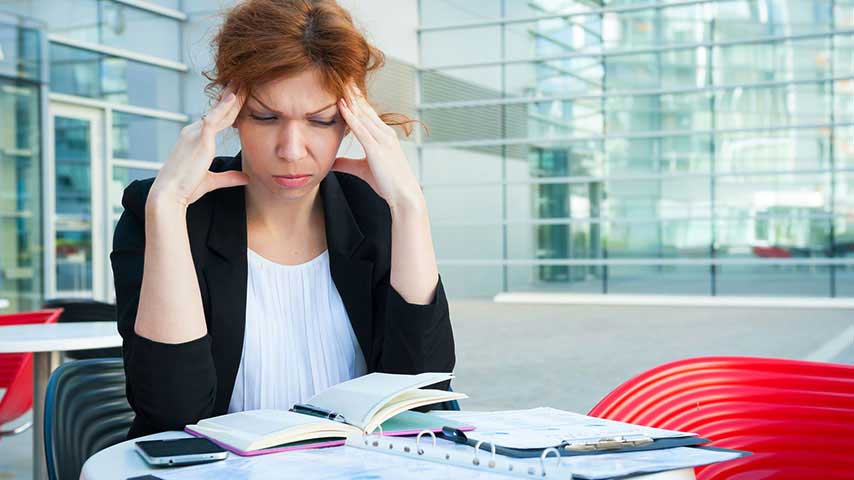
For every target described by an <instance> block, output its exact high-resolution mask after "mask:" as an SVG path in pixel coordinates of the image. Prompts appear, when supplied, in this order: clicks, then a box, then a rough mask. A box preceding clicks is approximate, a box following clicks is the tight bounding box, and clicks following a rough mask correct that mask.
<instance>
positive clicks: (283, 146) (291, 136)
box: [276, 122, 308, 162]
mask: <svg viewBox="0 0 854 480" xmlns="http://www.w3.org/2000/svg"><path fill="white" fill-rule="evenodd" d="M278 135H279V136H278V139H277V142H276V155H277V156H278V158H280V159H282V160H285V161H287V162H295V161H298V160H301V159H302V158H304V157H305V156H306V154H307V153H308V152H307V150H306V148H305V136H304V134H303V132H302V130H301V128H300V125H299V124H298V123H297V122H284V125H283V126H282V128H281V129H280V130H279V132H278Z"/></svg>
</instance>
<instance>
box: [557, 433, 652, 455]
mask: <svg viewBox="0 0 854 480" xmlns="http://www.w3.org/2000/svg"><path fill="white" fill-rule="evenodd" d="M652 442H653V439H652V438H650V437H647V436H646V435H621V436H614V437H602V438H595V439H582V440H574V441H572V442H567V443H566V444H565V445H563V448H565V449H566V450H572V451H574V452H587V451H594V450H617V449H620V448H626V447H639V446H641V445H648V444H650V443H652Z"/></svg>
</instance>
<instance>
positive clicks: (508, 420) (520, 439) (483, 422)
mask: <svg viewBox="0 0 854 480" xmlns="http://www.w3.org/2000/svg"><path fill="white" fill-rule="evenodd" d="M430 413H431V414H432V415H436V416H438V417H442V418H448V419H453V420H456V421H458V422H463V423H466V424H469V425H475V426H476V427H477V429H476V430H475V431H473V432H469V433H467V434H466V436H467V437H468V438H470V439H473V440H475V441H479V440H484V441H487V442H495V444H496V445H501V446H502V447H508V448H538V449H543V448H548V447H554V446H557V445H560V444H561V443H562V442H564V441H579V440H587V439H595V438H601V437H606V436H615V435H646V436H649V437H651V438H653V439H657V438H676V437H690V436H695V434H693V433H686V432H677V431H673V430H664V429H660V428H651V427H644V426H641V425H632V424H628V423H623V422H615V421H611V420H604V419H601V418H595V417H588V416H587V415H581V414H579V413H573V412H566V411H563V410H558V409H555V408H549V407H540V408H532V409H528V410H508V411H500V412H476V411H459V412H451V411H444V410H436V411H432V412H430Z"/></svg>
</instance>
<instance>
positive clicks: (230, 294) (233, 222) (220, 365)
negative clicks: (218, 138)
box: [205, 154, 248, 414]
mask: <svg viewBox="0 0 854 480" xmlns="http://www.w3.org/2000/svg"><path fill="white" fill-rule="evenodd" d="M227 170H240V154H238V155H237V156H236V157H235V159H234V160H233V163H232V162H230V164H229V165H228V168H227ZM213 194H214V202H213V212H212V214H211V225H210V228H209V229H208V237H207V246H208V248H209V249H210V250H211V251H212V252H213V253H214V255H210V258H209V261H208V263H207V265H206V267H205V280H206V283H207V287H208V292H209V293H210V300H209V303H210V312H209V318H210V324H209V325H208V330H209V332H208V333H209V334H210V336H211V348H212V350H213V358H214V365H215V366H216V372H217V395H216V401H215V404H214V412H215V413H218V414H219V413H225V412H226V411H227V410H228V404H229V402H230V401H231V392H232V390H233V389H234V380H235V378H236V377H237V370H238V368H239V367H240V357H241V355H242V353H243V334H244V330H245V326H246V280H247V275H248V272H247V269H248V266H247V260H246V242H247V239H246V200H245V189H244V187H232V188H224V189H220V190H216V191H214V192H213Z"/></svg>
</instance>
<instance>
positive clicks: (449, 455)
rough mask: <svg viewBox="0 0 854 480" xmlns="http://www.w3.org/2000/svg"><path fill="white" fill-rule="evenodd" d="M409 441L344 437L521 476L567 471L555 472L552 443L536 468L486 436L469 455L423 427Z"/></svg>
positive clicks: (361, 444)
mask: <svg viewBox="0 0 854 480" xmlns="http://www.w3.org/2000/svg"><path fill="white" fill-rule="evenodd" d="M424 435H430V436H431V437H432V440H433V442H432V448H428V447H427V446H426V445H421V437H423V436H424ZM395 442H399V443H401V444H402V448H401V447H399V446H397V445H396V444H395ZM411 442H412V440H411V439H406V438H402V437H381V436H380V437H376V436H375V437H374V438H372V439H369V438H368V436H367V435H362V437H361V439H360V438H359V437H351V438H349V439H348V440H347V445H351V446H354V447H357V448H364V449H377V450H380V451H385V452H387V453H393V454H395V455H402V456H411V457H410V458H416V457H417V458H419V459H423V460H429V461H432V462H437V463H446V464H451V465H456V466H461V467H467V468H471V469H475V470H481V471H491V472H495V473H504V474H507V475H515V476H520V477H524V478H547V477H548V476H549V475H548V473H549V471H552V473H555V474H558V473H560V474H564V473H569V472H568V471H566V472H558V471H557V470H556V469H558V468H559V467H560V464H561V463H560V460H561V459H560V452H559V451H558V450H557V449H556V448H554V447H552V448H548V449H546V450H544V451H543V454H542V455H541V456H540V465H539V468H537V465H536V464H534V465H524V464H517V463H513V462H511V461H510V460H509V459H508V458H507V457H501V456H498V452H497V450H496V446H495V445H494V444H492V442H489V441H486V440H481V441H479V442H478V443H477V446H476V447H475V448H474V449H473V450H472V451H471V456H468V454H463V453H458V452H456V451H454V450H453V449H449V448H446V447H441V446H439V444H438V440H437V438H436V435H435V434H434V433H433V432H432V431H430V430H422V431H421V432H419V433H418V435H417V436H416V437H415V445H414V448H413V446H411V445H412V443H411ZM483 444H489V446H490V452H491V455H490V458H489V460H488V461H485V462H484V461H481V458H480V457H479V456H478V455H479V453H478V452H479V450H480V449H481V448H480V447H481V445H483ZM551 454H554V455H555V456H556V457H557V463H556V464H554V466H550V467H547V466H546V461H547V459H548V457H549V456H550V455H551ZM566 478H571V477H566Z"/></svg>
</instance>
